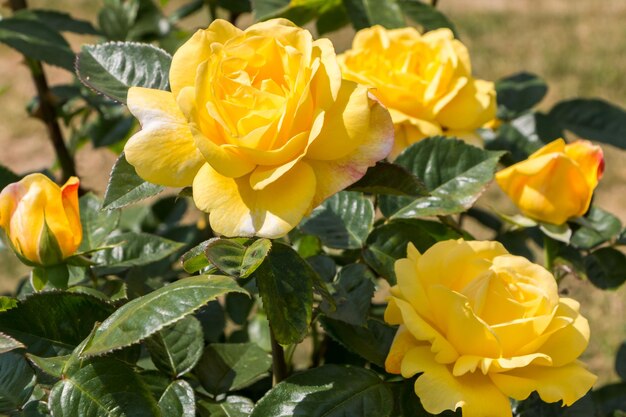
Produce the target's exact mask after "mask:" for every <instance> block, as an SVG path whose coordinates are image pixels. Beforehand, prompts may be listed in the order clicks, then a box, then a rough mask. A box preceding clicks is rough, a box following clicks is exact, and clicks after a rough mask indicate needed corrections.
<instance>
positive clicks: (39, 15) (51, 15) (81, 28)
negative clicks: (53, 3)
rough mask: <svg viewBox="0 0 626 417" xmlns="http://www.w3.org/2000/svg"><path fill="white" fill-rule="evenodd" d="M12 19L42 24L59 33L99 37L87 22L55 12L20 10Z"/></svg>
mask: <svg viewBox="0 0 626 417" xmlns="http://www.w3.org/2000/svg"><path fill="white" fill-rule="evenodd" d="M13 16H14V17H19V18H21V19H32V20H34V21H35V22H37V23H39V24H44V25H46V26H49V27H51V28H52V29H55V30H57V31H59V32H72V33H79V34H81V35H99V32H98V31H97V30H96V28H94V27H93V25H92V24H91V23H90V22H88V21H87V20H82V19H76V18H75V17H72V16H70V15H69V14H67V13H63V12H59V11H57V10H42V9H34V10H20V11H18V12H16V13H15V14H14V15H13Z"/></svg>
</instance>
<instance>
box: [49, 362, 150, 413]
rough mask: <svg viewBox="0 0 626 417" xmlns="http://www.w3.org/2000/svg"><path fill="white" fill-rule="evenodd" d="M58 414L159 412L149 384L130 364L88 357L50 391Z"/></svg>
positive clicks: (53, 406)
mask: <svg viewBox="0 0 626 417" xmlns="http://www.w3.org/2000/svg"><path fill="white" fill-rule="evenodd" d="M48 404H49V405H50V410H51V411H52V414H53V415H54V416H55V417H75V416H81V417H103V416H111V417H112V416H115V417H144V416H145V417H153V416H160V412H159V408H158V406H157V403H156V401H155V399H154V398H153V397H152V395H151V394H150V391H149V390H148V387H147V386H146V385H145V384H144V382H143V381H142V379H141V378H140V377H139V375H137V374H136V373H135V372H134V371H133V369H132V367H131V366H130V365H127V364H125V363H124V362H121V361H119V360H117V359H114V358H97V359H95V360H88V361H85V362H84V363H83V364H82V365H81V366H80V367H78V369H76V370H73V372H71V373H68V374H66V375H64V378H63V379H62V380H61V381H60V382H58V383H57V384H56V385H54V387H53V388H52V391H50V398H49V401H48Z"/></svg>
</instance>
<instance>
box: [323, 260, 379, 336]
mask: <svg viewBox="0 0 626 417" xmlns="http://www.w3.org/2000/svg"><path fill="white" fill-rule="evenodd" d="M375 279H376V277H375V276H374V274H372V273H371V272H370V270H369V268H368V267H367V266H365V265H363V264H350V265H346V266H344V267H343V268H341V271H339V274H338V275H337V279H336V280H335V282H333V284H332V285H333V288H334V292H333V293H332V298H333V299H334V304H335V305H334V308H331V306H330V305H329V303H328V302H327V301H326V300H323V301H322V303H321V304H320V309H321V310H322V311H323V312H324V314H325V315H326V316H328V317H330V318H332V319H335V320H341V321H344V322H346V323H349V324H354V325H357V326H360V325H364V324H365V323H366V321H367V314H368V312H369V308H370V302H371V299H372V296H373V295H374V289H375V285H374V280H375Z"/></svg>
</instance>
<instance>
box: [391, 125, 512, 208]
mask: <svg viewBox="0 0 626 417" xmlns="http://www.w3.org/2000/svg"><path fill="white" fill-rule="evenodd" d="M502 154H503V152H494V151H485V150H483V149H480V148H477V147H474V146H471V145H468V144H466V143H464V142H462V141H460V140H455V139H453V138H446V137H443V136H435V137H431V138H426V139H424V140H421V141H419V142H417V143H415V144H413V145H411V146H410V147H409V148H407V149H405V150H404V151H403V152H402V153H401V154H400V156H398V158H397V159H396V160H395V163H396V164H398V165H400V166H403V167H405V168H407V169H408V170H409V171H410V172H412V173H413V174H414V175H416V176H417V177H418V178H419V179H421V180H422V181H423V182H424V184H425V185H426V188H428V190H430V193H431V195H430V196H428V197H420V198H417V199H412V198H409V197H393V196H381V197H380V208H381V211H382V212H383V214H385V215H386V216H387V217H390V216H391V217H394V218H414V217H418V216H435V215H449V214H456V213H461V212H463V211H465V210H467V209H468V208H470V207H471V206H472V205H473V204H474V202H475V201H476V200H477V199H478V197H480V195H481V194H482V193H483V192H484V191H485V189H486V187H487V185H488V184H489V183H490V182H491V180H492V179H493V176H494V173H495V171H496V166H497V164H498V160H499V159H500V157H501V156H502Z"/></svg>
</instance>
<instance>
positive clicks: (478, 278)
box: [385, 240, 596, 417]
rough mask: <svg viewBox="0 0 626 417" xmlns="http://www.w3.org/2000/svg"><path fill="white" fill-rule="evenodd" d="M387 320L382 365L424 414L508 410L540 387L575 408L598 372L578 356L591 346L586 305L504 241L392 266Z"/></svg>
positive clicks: (466, 415) (435, 249) (499, 416)
mask: <svg viewBox="0 0 626 417" xmlns="http://www.w3.org/2000/svg"><path fill="white" fill-rule="evenodd" d="M395 271H396V276H397V279H398V283H397V285H396V286H394V287H392V288H391V294H392V295H391V297H390V299H389V304H388V307H387V310H386V311H385V321H387V322H389V323H391V324H399V325H400V327H399V329H398V332H397V334H396V336H395V339H394V341H393V344H392V346H391V350H390V351H389V355H388V357H387V360H386V363H385V366H386V369H387V371H388V372H391V373H395V374H402V376H403V377H405V378H410V377H412V376H414V375H419V376H418V378H417V380H416V382H415V392H416V394H417V395H418V396H419V398H420V400H421V402H422V404H423V406H424V408H425V409H426V411H428V412H430V413H433V414H439V413H441V412H443V411H444V410H455V409H457V408H459V407H461V408H462V410H463V417H506V416H511V406H510V403H509V397H512V398H514V399H516V400H523V399H525V398H527V397H528V396H529V395H530V393H532V392H533V391H536V392H537V393H538V394H539V396H540V397H541V399H543V400H544V401H546V402H556V401H559V400H563V404H564V405H570V404H572V403H573V402H575V401H576V400H578V399H579V398H581V397H582V396H583V395H585V393H586V392H587V391H589V389H590V388H591V386H592V385H593V383H594V382H595V380H596V377H595V376H594V375H593V374H591V373H590V372H588V371H587V370H586V369H585V367H584V366H583V364H582V363H581V362H579V361H578V360H577V358H578V357H579V356H580V354H581V353H582V352H583V351H584V350H585V348H586V347H587V343H588V342H589V325H588V323H587V320H586V319H585V318H584V317H583V316H581V315H580V313H579V304H578V303H577V302H576V301H574V300H572V299H570V298H559V294H558V290H557V285H556V282H555V280H554V277H553V276H552V274H550V273H549V272H548V271H547V270H546V269H544V268H543V267H541V266H539V265H536V264H533V263H531V262H530V261H528V260H527V259H526V258H523V257H520V256H513V255H510V254H509V253H508V252H507V251H506V249H505V248H504V247H503V246H502V245H501V244H500V243H498V242H477V241H463V240H448V241H443V242H438V243H436V244H435V245H433V246H432V247H431V248H430V249H428V250H427V251H426V252H424V254H420V253H419V252H418V251H417V250H416V249H415V247H414V246H413V245H411V244H409V247H408V258H405V259H400V260H398V261H397V262H396V264H395Z"/></svg>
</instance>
